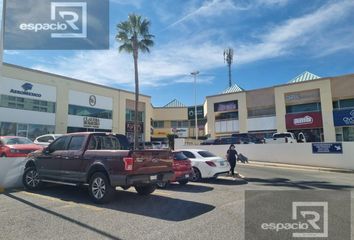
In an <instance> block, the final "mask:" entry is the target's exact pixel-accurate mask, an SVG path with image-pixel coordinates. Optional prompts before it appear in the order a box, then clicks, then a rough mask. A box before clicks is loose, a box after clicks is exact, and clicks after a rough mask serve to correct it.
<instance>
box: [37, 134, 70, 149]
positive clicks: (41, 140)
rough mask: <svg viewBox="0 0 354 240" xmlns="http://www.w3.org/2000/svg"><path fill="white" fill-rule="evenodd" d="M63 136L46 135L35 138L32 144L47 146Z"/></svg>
mask: <svg viewBox="0 0 354 240" xmlns="http://www.w3.org/2000/svg"><path fill="white" fill-rule="evenodd" d="M62 135H63V134H46V135H42V136H39V137H37V138H36V139H35V140H34V141H33V142H34V143H35V144H37V145H41V146H45V147H46V146H48V145H49V144H50V143H51V142H53V141H54V140H55V139H57V138H59V137H61V136H62Z"/></svg>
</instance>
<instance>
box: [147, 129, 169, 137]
mask: <svg viewBox="0 0 354 240" xmlns="http://www.w3.org/2000/svg"><path fill="white" fill-rule="evenodd" d="M171 133H172V129H154V130H153V134H152V135H153V136H154V137H167V135H168V134H171Z"/></svg>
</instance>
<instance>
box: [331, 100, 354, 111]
mask: <svg viewBox="0 0 354 240" xmlns="http://www.w3.org/2000/svg"><path fill="white" fill-rule="evenodd" d="M333 108H334V109H342V108H354V98H352V99H343V100H338V101H334V102H333Z"/></svg>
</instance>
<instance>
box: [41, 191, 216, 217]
mask: <svg viewBox="0 0 354 240" xmlns="http://www.w3.org/2000/svg"><path fill="white" fill-rule="evenodd" d="M36 193H37V194H39V195H43V196H49V197H54V198H58V199H60V200H62V201H67V202H75V203H79V204H87V205H92V206H95V207H99V208H103V209H111V210H115V211H122V212H127V213H132V214H137V215H142V216H147V217H152V218H158V219H162V220H166V221H184V220H188V219H191V218H194V217H198V216H200V215H202V214H205V213H207V212H210V211H212V210H213V209H214V208H215V207H214V206H212V205H208V204H203V203H198V202H192V201H187V200H182V199H175V198H171V197H168V196H160V195H156V194H154V193H153V194H152V195H150V196H141V195H138V194H137V193H136V192H130V191H116V192H115V193H114V196H113V197H112V201H111V202H110V203H107V204H102V205H96V204H94V203H92V202H91V199H90V197H89V195H88V190H87V189H86V188H83V187H81V188H77V187H70V186H53V187H48V188H44V189H42V190H40V191H38V192H36Z"/></svg>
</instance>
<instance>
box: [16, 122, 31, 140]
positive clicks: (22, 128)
mask: <svg viewBox="0 0 354 240" xmlns="http://www.w3.org/2000/svg"><path fill="white" fill-rule="evenodd" d="M16 135H17V136H21V137H27V135H28V124H20V123H19V124H17V134H16Z"/></svg>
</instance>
